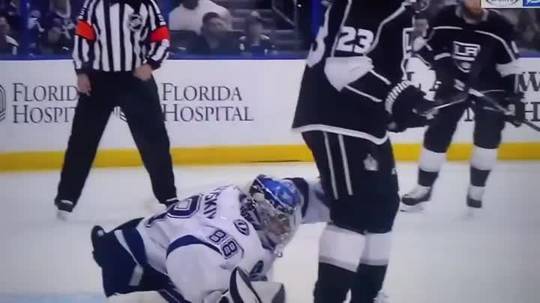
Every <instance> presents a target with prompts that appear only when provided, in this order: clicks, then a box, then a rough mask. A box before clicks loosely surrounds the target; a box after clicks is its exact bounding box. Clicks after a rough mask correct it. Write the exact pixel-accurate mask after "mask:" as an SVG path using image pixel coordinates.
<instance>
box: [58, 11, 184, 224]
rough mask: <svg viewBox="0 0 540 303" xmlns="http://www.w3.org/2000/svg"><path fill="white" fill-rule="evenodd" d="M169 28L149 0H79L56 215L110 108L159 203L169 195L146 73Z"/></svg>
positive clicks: (169, 175) (163, 146) (159, 55)
mask: <svg viewBox="0 0 540 303" xmlns="http://www.w3.org/2000/svg"><path fill="white" fill-rule="evenodd" d="M169 39H170V35H169V30H168V28H167V24H166V23H165V20H164V19H163V17H162V15H161V12H160V10H159V7H158V5H157V4H156V2H155V0H86V1H85V3H84V5H83V8H82V10H81V13H80V15H79V18H78V22H77V29H76V36H75V45H74V49H73V60H74V63H75V71H76V73H77V86H78V90H79V93H80V98H79V102H78V104H77V108H76V110H75V117H74V120H73V125H72V130H71V136H70V138H69V142H68V147H67V151H66V154H65V159H64V166H63V168H62V173H61V178H60V184H59V185H58V194H57V196H56V198H55V205H56V207H57V208H58V215H59V217H60V218H65V216H66V215H67V214H68V213H70V212H71V211H72V210H73V208H74V207H75V205H76V204H77V200H78V199H79V197H80V195H81V192H82V189H83V186H84V183H85V181H86V178H87V177H88V173H89V171H90V167H91V166H92V162H93V160H94V157H95V155H96V150H97V148H98V144H99V141H100V139H101V136H102V134H103V131H104V129H105V126H106V124H107V121H108V119H109V116H110V114H111V112H112V110H113V108H114V107H116V106H120V107H121V108H122V111H123V112H124V113H125V115H126V118H127V123H128V125H129V129H130V131H131V134H132V136H133V139H134V140H135V143H136V145H137V148H138V149H139V152H140V154H141V157H142V160H143V162H144V166H145V167H146V169H147V171H148V173H149V175H150V180H151V182H152V189H153V191H154V195H155V196H156V198H157V199H158V200H159V202H160V203H163V204H168V203H170V202H174V201H176V200H177V198H176V188H175V185H174V175H173V170H172V160H171V155H170V152H169V148H170V143H169V138H168V135H167V130H166V129H165V123H164V121H163V114H162V110H161V106H160V101H159V96H158V92H157V86H156V83H155V81H154V79H153V77H152V72H153V71H154V70H155V69H157V68H159V67H160V65H161V64H162V63H163V61H164V60H166V58H167V56H168V48H169V44H170V42H169Z"/></svg>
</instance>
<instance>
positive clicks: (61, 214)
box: [56, 210, 71, 222]
mask: <svg viewBox="0 0 540 303" xmlns="http://www.w3.org/2000/svg"><path fill="white" fill-rule="evenodd" d="M70 217H71V213H70V212H69V211H65V210H57V211H56V218H57V219H58V220H60V221H64V222H66V221H68V220H69V218H70Z"/></svg>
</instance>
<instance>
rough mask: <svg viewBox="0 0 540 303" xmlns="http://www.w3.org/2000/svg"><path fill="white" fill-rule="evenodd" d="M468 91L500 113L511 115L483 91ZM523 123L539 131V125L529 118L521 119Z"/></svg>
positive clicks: (509, 111)
mask: <svg viewBox="0 0 540 303" xmlns="http://www.w3.org/2000/svg"><path fill="white" fill-rule="evenodd" d="M469 93H470V94H471V95H473V96H475V97H477V98H478V99H479V100H482V101H484V102H486V103H488V104H489V105H490V106H491V107H493V109H495V110H497V111H499V112H501V113H502V114H504V115H511V114H512V111H511V110H509V109H507V108H505V107H503V106H502V105H500V104H499V102H497V100H495V99H493V98H492V97H490V96H486V95H485V94H484V93H482V92H479V91H477V90H475V89H470V90H469ZM521 122H522V123H523V124H525V125H527V126H528V127H530V128H532V129H534V130H535V131H537V132H540V126H538V125H536V124H534V123H532V122H530V121H529V120H526V119H523V121H521Z"/></svg>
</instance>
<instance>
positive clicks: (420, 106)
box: [385, 81, 435, 132]
mask: <svg viewBox="0 0 540 303" xmlns="http://www.w3.org/2000/svg"><path fill="white" fill-rule="evenodd" d="M434 105H435V104H434V102H433V101H430V100H427V99H426V98H425V93H424V92H422V91H421V90H420V89H418V88H416V87H414V86H412V85H411V84H410V83H409V82H407V81H404V82H401V83H399V84H398V85H396V86H395V87H394V88H393V89H392V90H391V91H390V93H389V94H388V96H387V97H386V100H385V108H386V111H387V112H388V113H389V114H390V117H391V121H392V122H391V123H390V124H389V126H388V129H389V130H390V131H394V132H401V131H404V130H405V129H407V128H411V127H422V126H425V125H426V124H427V121H428V120H429V119H431V118H432V117H428V116H427V115H426V114H425V113H427V112H430V109H431V108H433V107H434Z"/></svg>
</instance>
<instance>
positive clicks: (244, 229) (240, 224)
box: [234, 219, 249, 236]
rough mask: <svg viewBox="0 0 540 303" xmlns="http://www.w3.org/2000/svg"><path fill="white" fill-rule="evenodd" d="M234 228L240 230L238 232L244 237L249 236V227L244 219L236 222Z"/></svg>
mask: <svg viewBox="0 0 540 303" xmlns="http://www.w3.org/2000/svg"><path fill="white" fill-rule="evenodd" d="M234 227H236V229H238V231H239V232H240V233H241V234H242V235H244V236H249V225H248V224H247V222H246V221H244V220H242V219H237V220H234Z"/></svg>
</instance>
